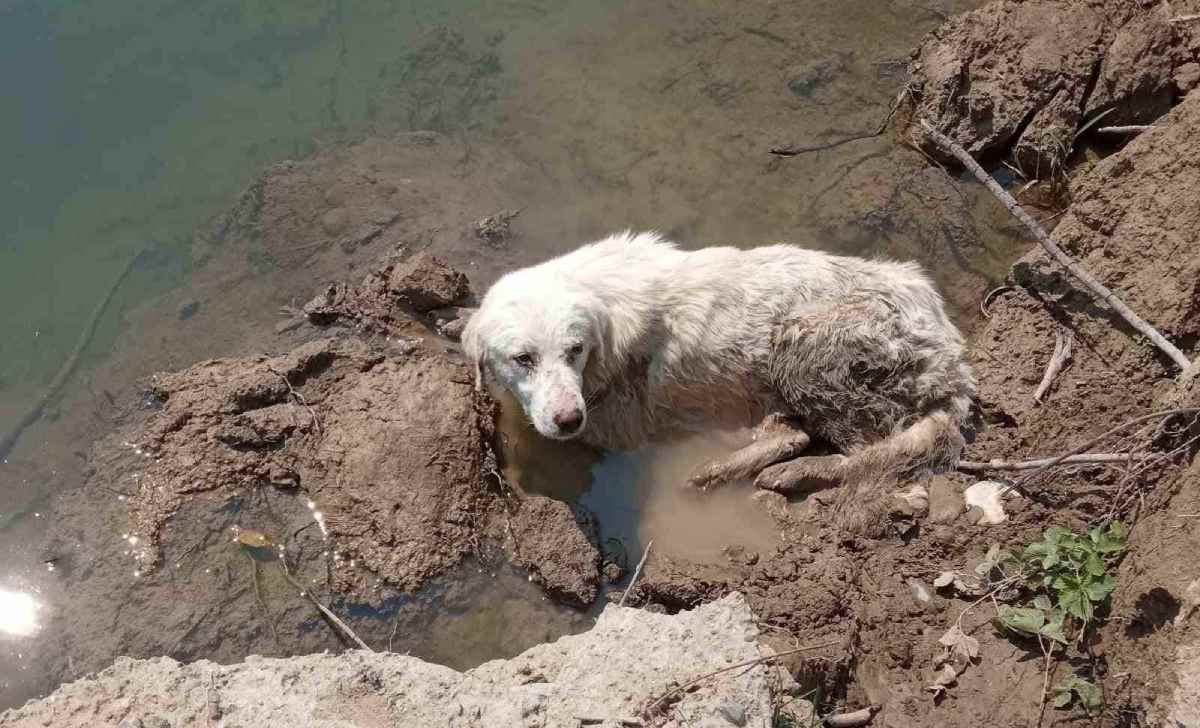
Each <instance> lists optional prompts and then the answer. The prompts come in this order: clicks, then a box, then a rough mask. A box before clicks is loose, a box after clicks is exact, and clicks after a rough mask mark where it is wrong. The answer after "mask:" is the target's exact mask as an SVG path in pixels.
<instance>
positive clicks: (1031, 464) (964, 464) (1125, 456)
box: [955, 452, 1134, 473]
mask: <svg viewBox="0 0 1200 728" xmlns="http://www.w3.org/2000/svg"><path fill="white" fill-rule="evenodd" d="M1133 459H1134V456H1133V455H1132V454H1130V453H1125V452H1121V453H1083V454H1079V455H1068V456H1067V457H1065V458H1056V457H1050V458H1038V459H1037V460H999V459H996V460H988V461H987V462H976V461H974V460H959V461H958V464H957V465H956V466H955V468H956V469H958V470H961V471H963V472H965V473H980V472H986V471H988V470H1037V469H1039V468H1048V467H1050V466H1051V465H1100V464H1103V463H1127V462H1129V461H1130V460H1133Z"/></svg>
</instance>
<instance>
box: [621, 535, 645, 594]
mask: <svg viewBox="0 0 1200 728" xmlns="http://www.w3.org/2000/svg"><path fill="white" fill-rule="evenodd" d="M653 545H654V539H650V543H648V544H646V550H645V551H643V552H642V560H641V561H639V562H638V565H637V568H636V569H634V570H633V578H632V579H630V580H629V586H627V587H625V593H624V594H622V595H621V601H619V602H617V606H618V607H623V606H625V599H626V598H628V597H629V592H631V591H633V585H634V584H636V583H637V580H638V577H639V576H641V575H642V567H643V566H645V565H646V558H647V557H648V556H650V547H651V546H653Z"/></svg>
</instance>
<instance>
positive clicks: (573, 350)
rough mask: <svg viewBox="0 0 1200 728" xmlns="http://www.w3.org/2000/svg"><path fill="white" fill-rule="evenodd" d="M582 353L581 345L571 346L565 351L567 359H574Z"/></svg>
mask: <svg viewBox="0 0 1200 728" xmlns="http://www.w3.org/2000/svg"><path fill="white" fill-rule="evenodd" d="M582 353H583V344H572V345H571V346H570V347H569V348H568V349H567V358H568V359H574V358H575V357H577V356H579V355H580V354H582Z"/></svg>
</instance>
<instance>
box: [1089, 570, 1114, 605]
mask: <svg viewBox="0 0 1200 728" xmlns="http://www.w3.org/2000/svg"><path fill="white" fill-rule="evenodd" d="M1115 587H1116V584H1115V583H1114V582H1113V579H1112V577H1111V576H1104V577H1101V578H1099V579H1093V580H1092V581H1089V582H1088V584H1087V587H1086V592H1087V596H1088V599H1091V600H1092V601H1093V602H1102V601H1104V600H1105V599H1107V598H1108V595H1109V594H1111V593H1112V590H1113V589H1114V588H1115Z"/></svg>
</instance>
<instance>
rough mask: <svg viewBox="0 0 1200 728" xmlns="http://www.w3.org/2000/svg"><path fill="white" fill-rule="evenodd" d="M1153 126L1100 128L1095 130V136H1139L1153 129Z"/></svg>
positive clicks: (1132, 125) (1133, 125)
mask: <svg viewBox="0 0 1200 728" xmlns="http://www.w3.org/2000/svg"><path fill="white" fill-rule="evenodd" d="M1153 128H1154V125H1153V124H1130V125H1129V126H1102V127H1100V128H1099V129H1097V130H1096V133H1097V134H1141V133H1142V132H1144V131H1149V130H1150V129H1153Z"/></svg>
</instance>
